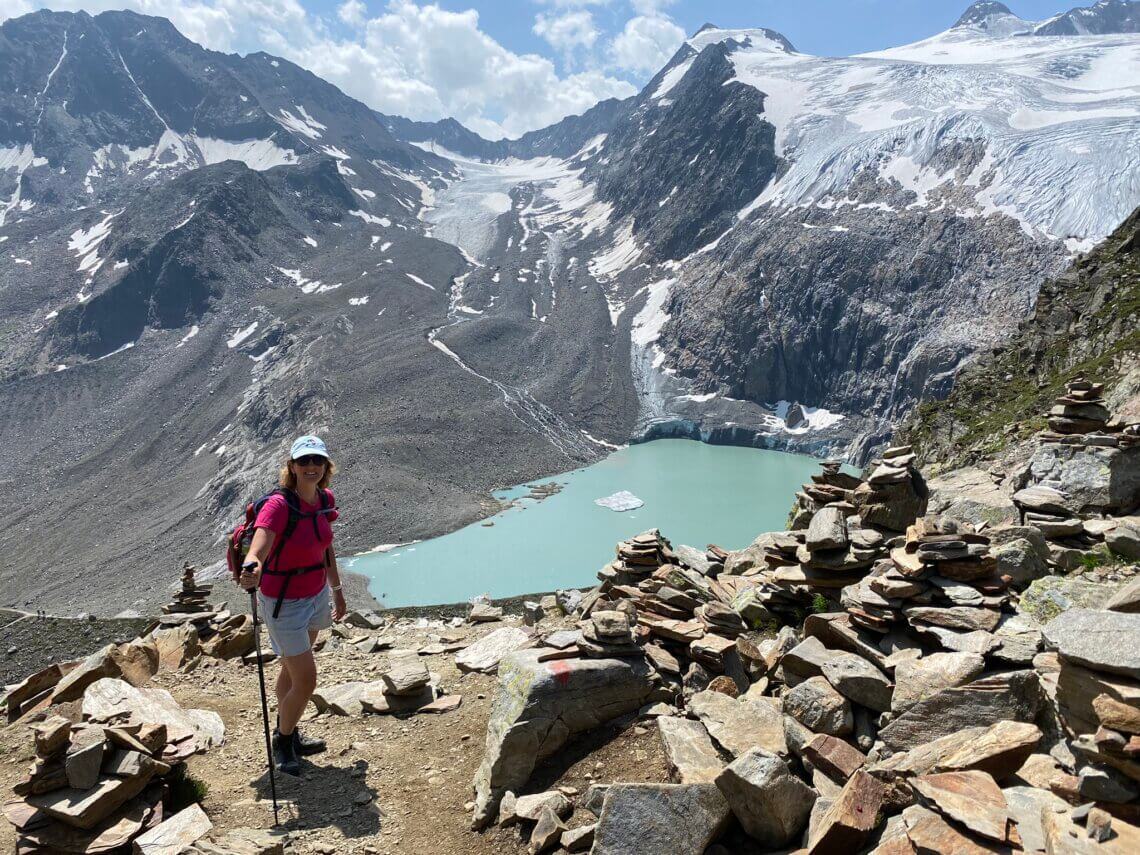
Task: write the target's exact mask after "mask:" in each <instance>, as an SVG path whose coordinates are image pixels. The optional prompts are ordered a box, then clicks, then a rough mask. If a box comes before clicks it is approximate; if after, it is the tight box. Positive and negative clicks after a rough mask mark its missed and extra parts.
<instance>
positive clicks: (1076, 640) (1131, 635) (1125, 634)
mask: <svg viewBox="0 0 1140 855" xmlns="http://www.w3.org/2000/svg"><path fill="white" fill-rule="evenodd" d="M1043 636H1044V639H1045V644H1046V645H1047V646H1048V647H1050V648H1052V649H1054V650H1057V651H1058V652H1060V654H1061V656H1062V657H1063V658H1065V659H1067V660H1069V661H1070V662H1075V663H1077V664H1078V665H1085V666H1087V667H1089V668H1092V669H1093V670H1096V671H1107V672H1108V673H1110V674H1123V675H1124V676H1126V677H1132V678H1133V679H1140V614H1125V613H1122V612H1107V611H1094V610H1093V609H1070V610H1069V611H1067V612H1063V613H1062V614H1060V615H1058V616H1057V617H1055V618H1054V619H1053V620H1051V621H1049V623H1047V624H1046V625H1045V629H1044V630H1043Z"/></svg>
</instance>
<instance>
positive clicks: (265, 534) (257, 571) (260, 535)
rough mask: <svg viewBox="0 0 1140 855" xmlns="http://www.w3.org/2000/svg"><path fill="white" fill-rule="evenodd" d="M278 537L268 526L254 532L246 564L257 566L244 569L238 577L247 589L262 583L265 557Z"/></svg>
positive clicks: (249, 589)
mask: <svg viewBox="0 0 1140 855" xmlns="http://www.w3.org/2000/svg"><path fill="white" fill-rule="evenodd" d="M276 539H277V534H276V533H275V532H274V531H273V530H272V529H268V528H258V529H255V530H254V532H253V540H252V541H251V542H250V544H249V553H248V554H247V555H246V556H245V563H246V564H250V563H253V564H256V565H257V566H256V567H254V568H252V570H244V569H243V570H242V572H241V577H240V578H239V579H238V584H239V585H241V586H242V587H243V588H245V589H246V590H247V591H253V590H255V589H256V588H257V586H258V585H260V584H261V566H262V565H263V564H264V563H265V557H266V556H267V555H269V551H270V550H271V549H273V541H275V540H276Z"/></svg>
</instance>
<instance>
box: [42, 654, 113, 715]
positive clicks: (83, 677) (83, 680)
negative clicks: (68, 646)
mask: <svg viewBox="0 0 1140 855" xmlns="http://www.w3.org/2000/svg"><path fill="white" fill-rule="evenodd" d="M114 650H115V646H114V645H113V644H108V645H107V646H106V647H104V648H102V649H101V650H97V651H95V652H94V653H92V654H91V655H90V656H88V657H87V658H86V659H84V660H83V661H82V662H80V663H79V664H78V665H76V666H75V668H73V669H72V670H71V671H69V672H68V673H67V676H65V677H64V678H63V679H62V680H60V681H59V683H58V684H57V685H56V687H55V691H54V692H52V696H51V702H52V703H53V704H61V703H63V702H64V701H74V700H76V699H78V698H81V697H83V693H84V691H86V689H87V687H88V686H90V685H91V684H92V683H94V682H95V681H96V680H101V679H102V678H104V677H117V676H119V673H120V671H119V664H118V662H117V661H116V660H115V657H114V656H113V653H114Z"/></svg>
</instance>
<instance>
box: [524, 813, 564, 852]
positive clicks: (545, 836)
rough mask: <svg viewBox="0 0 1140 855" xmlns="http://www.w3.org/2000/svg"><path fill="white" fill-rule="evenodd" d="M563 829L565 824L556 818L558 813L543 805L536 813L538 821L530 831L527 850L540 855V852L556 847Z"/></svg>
mask: <svg viewBox="0 0 1140 855" xmlns="http://www.w3.org/2000/svg"><path fill="white" fill-rule="evenodd" d="M565 831H566V826H565V825H564V824H563V823H562V820H561V819H559V818H558V814H556V813H555V812H554V811H553V810H551V809H550V807H549V806H547V807H544V808H543V809H542V812H541V813H539V815H538V823H537V824H536V825H535V827H534V831H532V832H531V833H530V847H529V851H530V853H531V855H541V853H543V852H549V851H550V850H551V849H554V848H555V847H557V846H558V845H559V843H560V842H561V840H562V835H563V833H564V832H565Z"/></svg>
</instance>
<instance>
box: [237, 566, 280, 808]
mask: <svg viewBox="0 0 1140 855" xmlns="http://www.w3.org/2000/svg"><path fill="white" fill-rule="evenodd" d="M256 566H257V565H256V564H247V565H245V566H244V567H242V569H243V570H245V569H246V568H248V567H256ZM249 613H250V614H251V615H252V616H253V652H254V655H255V656H256V657H257V681H258V683H259V684H260V685H261V723H262V725H263V726H264V729H265V756H266V758H267V759H268V761H269V792H270V793H272V795H273V825H274V827H276V826H278V825H280V824H281V822H280V820H279V819H278V818H277V778H276V776H275V775H274V774H273V742H272V740H271V739H270V738H269V702H268V700H266V697H265V663H263V662H262V661H261V633H260V632H258V631H257V591H256V589H255V590H253V591H250V592H249Z"/></svg>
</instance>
